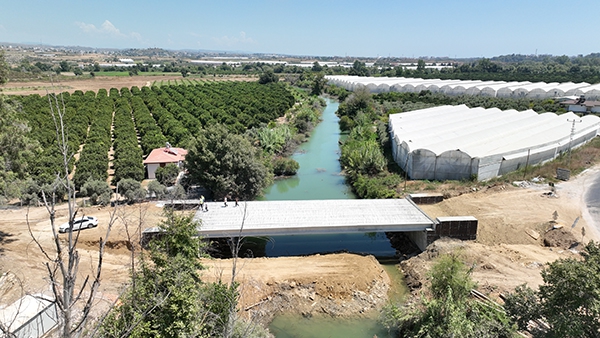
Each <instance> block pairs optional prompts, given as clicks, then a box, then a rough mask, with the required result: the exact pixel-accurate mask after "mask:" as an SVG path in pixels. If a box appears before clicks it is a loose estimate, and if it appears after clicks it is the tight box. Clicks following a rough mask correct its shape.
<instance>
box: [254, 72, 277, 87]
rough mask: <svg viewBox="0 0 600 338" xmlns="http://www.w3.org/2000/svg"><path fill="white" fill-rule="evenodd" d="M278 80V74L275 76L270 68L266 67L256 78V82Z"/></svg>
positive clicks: (264, 82) (265, 82)
mask: <svg viewBox="0 0 600 338" xmlns="http://www.w3.org/2000/svg"><path fill="white" fill-rule="evenodd" d="M278 81H279V76H277V75H276V74H275V73H274V72H273V71H272V70H271V69H267V70H266V71H265V72H264V73H262V74H260V77H259V78H258V83H260V84H267V83H275V82H278Z"/></svg>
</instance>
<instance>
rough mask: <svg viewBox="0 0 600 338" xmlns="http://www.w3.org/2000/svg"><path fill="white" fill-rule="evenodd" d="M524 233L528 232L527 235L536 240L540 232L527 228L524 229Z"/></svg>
mask: <svg viewBox="0 0 600 338" xmlns="http://www.w3.org/2000/svg"><path fill="white" fill-rule="evenodd" d="M525 233H526V234H528V235H529V237H531V238H533V239H535V240H537V239H538V238H540V233H539V232H537V231H535V230H532V229H527V230H525Z"/></svg>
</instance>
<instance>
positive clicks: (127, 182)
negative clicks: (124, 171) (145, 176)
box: [117, 178, 146, 202]
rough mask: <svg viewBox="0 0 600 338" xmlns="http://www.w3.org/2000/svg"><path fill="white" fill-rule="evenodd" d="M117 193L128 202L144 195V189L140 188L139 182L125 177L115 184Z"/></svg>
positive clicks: (139, 198)
mask: <svg viewBox="0 0 600 338" xmlns="http://www.w3.org/2000/svg"><path fill="white" fill-rule="evenodd" d="M117 189H118V193H119V194H121V195H123V196H125V198H127V200H128V201H129V202H135V201H138V200H141V199H143V198H144V197H146V189H144V188H142V185H141V183H140V182H138V181H136V180H134V179H132V178H125V179H122V180H120V181H119V184H117Z"/></svg>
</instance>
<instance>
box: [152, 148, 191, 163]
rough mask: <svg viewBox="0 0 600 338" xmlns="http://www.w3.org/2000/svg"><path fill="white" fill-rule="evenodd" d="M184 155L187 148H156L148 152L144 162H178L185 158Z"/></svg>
mask: <svg viewBox="0 0 600 338" xmlns="http://www.w3.org/2000/svg"><path fill="white" fill-rule="evenodd" d="M185 155H187V150H185V149H183V148H175V147H171V148H157V149H154V150H152V152H150V155H148V157H146V159H145V160H144V164H149V163H178V162H179V161H183V160H184V159H185Z"/></svg>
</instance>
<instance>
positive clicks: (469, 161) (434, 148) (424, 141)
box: [389, 105, 600, 180]
mask: <svg viewBox="0 0 600 338" xmlns="http://www.w3.org/2000/svg"><path fill="white" fill-rule="evenodd" d="M573 121H576V123H572V122H573ZM579 121H581V122H579ZM573 125H574V126H575V129H574V134H573V136H572V138H571V129H572V127H573ZM599 128H600V118H599V117H597V116H592V115H588V116H584V117H578V116H577V115H575V114H573V113H566V114H562V115H557V114H555V113H543V114H538V113H536V112H535V111H533V110H526V111H522V112H519V111H516V110H506V111H502V110H500V109H498V108H490V109H485V108H468V107H467V106H465V105H460V106H440V107H434V108H428V109H421V110H416V111H411V112H406V113H400V114H393V115H390V117H389V130H390V137H391V143H392V152H393V155H394V160H395V161H396V162H397V163H398V164H399V165H400V167H401V168H402V169H403V170H405V171H406V172H407V174H408V176H409V177H410V178H411V179H428V180H462V179H471V178H475V177H476V178H477V179H479V180H487V179H490V178H493V177H496V176H499V175H503V174H505V173H508V172H511V171H514V170H517V169H519V168H521V167H523V166H526V165H535V164H538V163H543V162H546V161H549V160H552V159H554V158H555V157H557V156H559V155H560V154H562V153H564V152H567V151H568V150H569V148H576V147H578V146H581V145H583V144H585V143H586V142H588V141H589V140H591V139H592V138H594V137H595V136H597V135H598V129H599Z"/></svg>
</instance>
